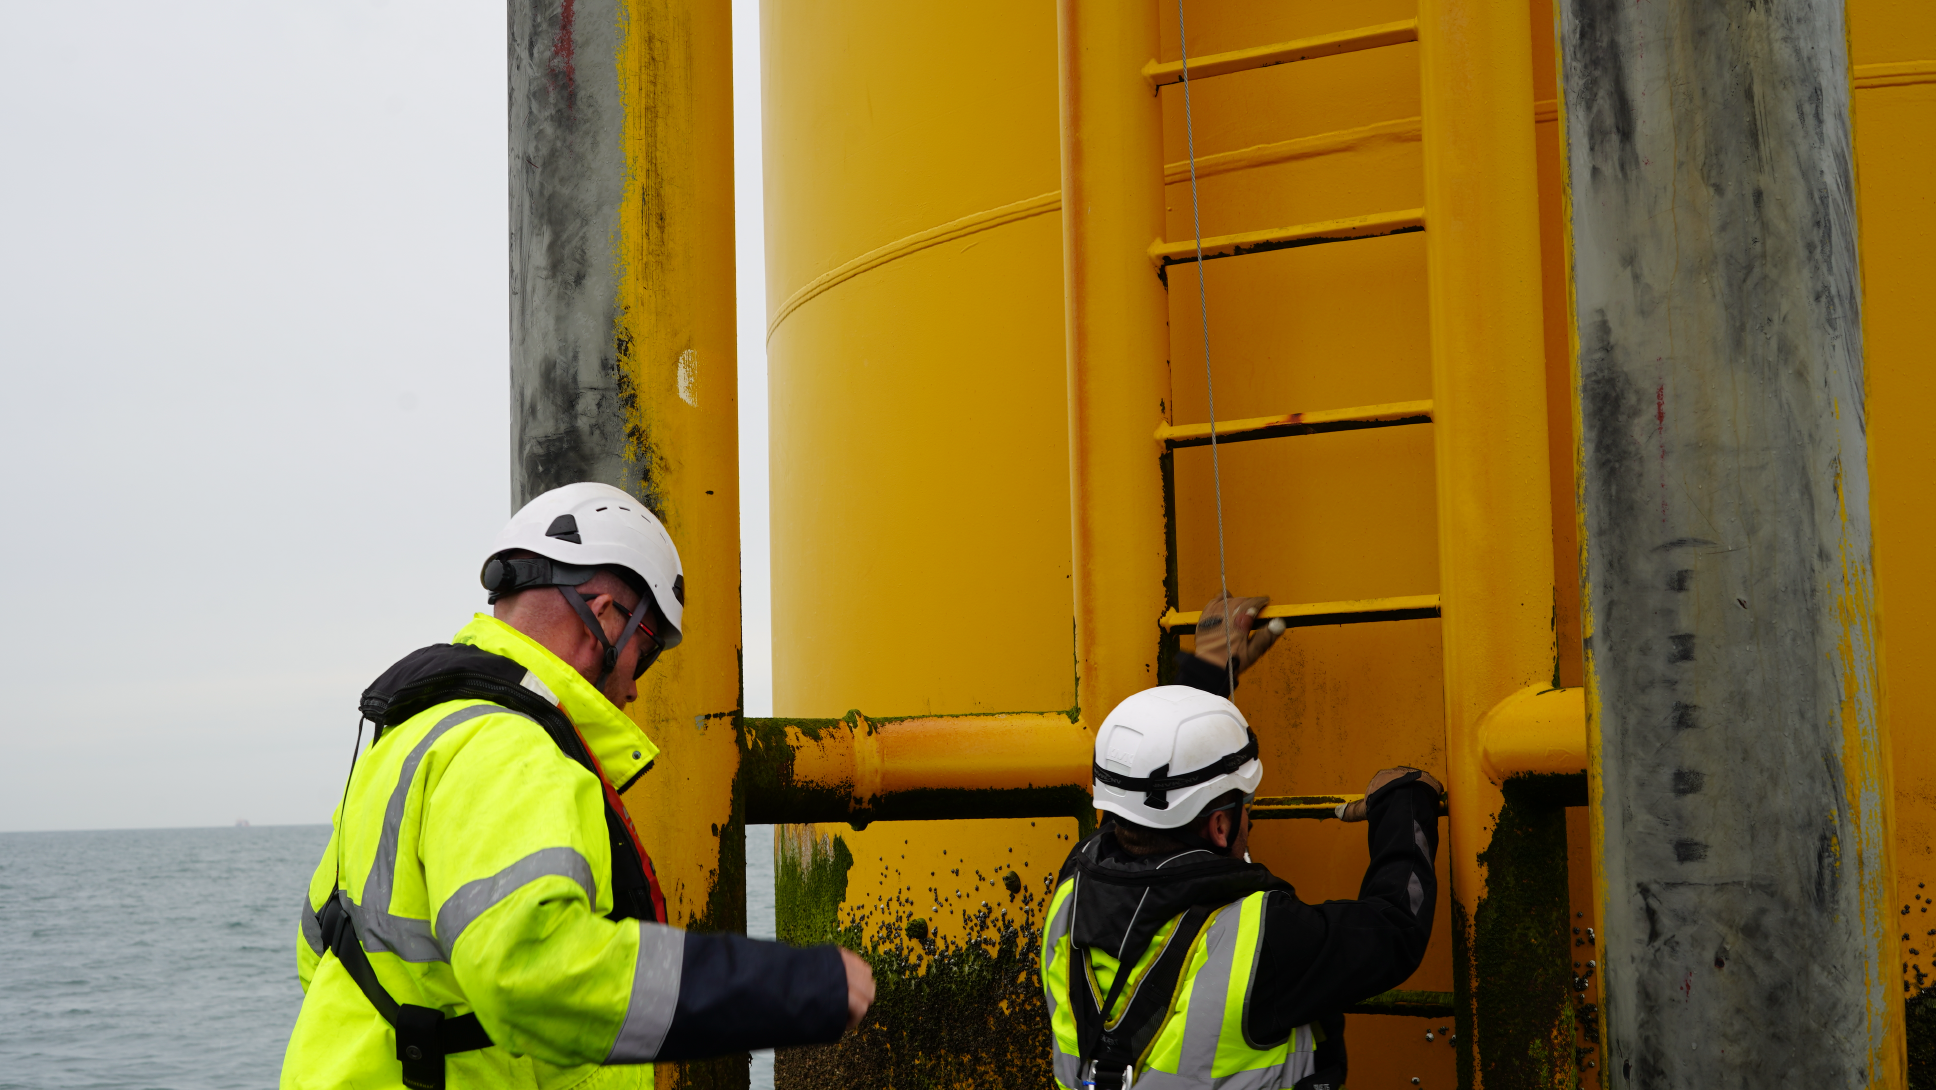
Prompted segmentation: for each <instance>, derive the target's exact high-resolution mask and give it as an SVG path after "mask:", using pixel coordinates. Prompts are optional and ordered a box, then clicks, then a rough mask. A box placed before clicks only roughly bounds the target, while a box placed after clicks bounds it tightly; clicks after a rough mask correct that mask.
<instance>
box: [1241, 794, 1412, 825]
mask: <svg viewBox="0 0 1936 1090" xmlns="http://www.w3.org/2000/svg"><path fill="white" fill-rule="evenodd" d="M1362 798H1364V796H1363V795H1259V796H1257V798H1256V800H1255V801H1254V802H1252V803H1251V807H1250V819H1251V820H1252V821H1285V820H1291V819H1299V818H1302V819H1304V820H1307V821H1324V820H1327V819H1333V820H1335V819H1336V818H1337V816H1338V807H1340V806H1343V805H1345V804H1346V803H1352V802H1357V801H1358V800H1360V799H1362ZM1438 812H1439V816H1441V817H1443V816H1445V799H1444V798H1443V797H1441V798H1440V799H1439V810H1438Z"/></svg>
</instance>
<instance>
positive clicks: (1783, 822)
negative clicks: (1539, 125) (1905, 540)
mask: <svg viewBox="0 0 1936 1090" xmlns="http://www.w3.org/2000/svg"><path fill="white" fill-rule="evenodd" d="M1561 18H1562V28H1561V53H1562V80H1563V97H1564V103H1565V109H1564V119H1565V126H1566V152H1567V164H1568V171H1569V175H1570V178H1569V183H1570V198H1571V215H1572V231H1573V274H1574V284H1575V290H1576V293H1577V294H1576V304H1577V309H1576V312H1575V318H1576V321H1577V335H1578V349H1579V354H1578V367H1579V371H1578V386H1577V389H1578V393H1579V398H1580V424H1581V429H1580V454H1579V456H1580V463H1579V470H1580V476H1579V480H1580V499H1581V518H1582V529H1583V530H1584V534H1585V536H1584V541H1585V542H1586V569H1585V572H1586V574H1585V582H1586V586H1585V592H1586V601H1587V606H1588V614H1589V621H1588V637H1587V641H1586V642H1587V648H1586V651H1587V660H1586V661H1587V686H1588V719H1589V733H1590V741H1591V744H1592V746H1593V747H1594V749H1595V751H1596V756H1595V761H1594V767H1593V776H1592V788H1593V802H1594V806H1595V808H1596V817H1597V819H1598V820H1597V822H1596V834H1597V835H1596V843H1597V846H1598V852H1599V862H1600V866H1601V874H1600V877H1601V880H1602V885H1601V889H1602V891H1603V895H1604V898H1605V902H1604V904H1603V906H1602V908H1603V912H1604V928H1603V933H1602V935H1601V937H1600V943H1599V947H1598V955H1599V956H1598V960H1599V961H1600V963H1601V964H1600V975H1601V980H1602V982H1603V983H1602V987H1603V989H1604V995H1605V1000H1604V1002H1605V1011H1604V1025H1605V1029H1606V1033H1607V1039H1606V1042H1605V1049H1604V1053H1603V1054H1604V1055H1605V1057H1606V1059H1605V1061H1604V1063H1605V1065H1606V1067H1607V1068H1609V1070H1607V1071H1605V1072H1604V1073H1603V1074H1604V1082H1603V1085H1605V1086H1607V1087H1621V1088H1625V1087H1635V1088H1651V1087H1700V1088H1703V1090H1707V1088H1720V1087H1756V1088H1759V1087H1772V1086H1796V1087H1804V1086H1805V1087H1811V1088H1819V1087H1852V1086H1870V1085H1882V1086H1898V1085H1901V1083H1902V1079H1903V1069H1902V1065H1903V1059H1902V1032H1901V1026H1902V1012H1901V1007H1900V1000H1899V997H1898V996H1896V995H1895V994H1893V993H1894V991H1895V989H1896V984H1895V981H1896V978H1897V973H1896V971H1895V963H1894V959H1893V953H1894V944H1893V943H1892V942H1889V941H1887V940H1889V939H1891V938H1893V936H1892V935H1891V934H1890V931H1891V929H1892V925H1893V920H1892V918H1891V910H1892V908H1893V904H1892V900H1891V899H1892V897H1893V889H1892V883H1891V880H1890V874H1889V857H1888V847H1889V845H1888V829H1887V808H1888V795H1887V790H1886V788H1887V779H1888V777H1887V760H1888V757H1887V751H1886V749H1885V748H1884V747H1885V741H1886V740H1885V738H1884V737H1883V736H1882V733H1881V726H1880V724H1879V722H1878V719H1877V701H1876V683H1877V681H1876V679H1877V670H1876V657H1875V656H1876V644H1875V640H1876V636H1875V632H1876V629H1875V613H1874V588H1873V574H1872V565H1871V558H1870V557H1871V552H1870V536H1869V510H1868V502H1869V485H1868V465H1867V458H1866V437H1865V432H1864V422H1863V381H1862V324H1861V318H1862V312H1861V303H1862V295H1861V284H1860V279H1859V277H1858V272H1857V265H1856V222H1855V212H1856V209H1855V179H1854V173H1853V166H1852V153H1851V147H1850V127H1849V73H1848V57H1847V50H1846V40H1847V39H1846V33H1845V28H1844V25H1843V5H1842V3H1841V2H1840V0H1761V2H1750V0H1645V2H1641V3H1635V2H1634V0H1562V3H1561Z"/></svg>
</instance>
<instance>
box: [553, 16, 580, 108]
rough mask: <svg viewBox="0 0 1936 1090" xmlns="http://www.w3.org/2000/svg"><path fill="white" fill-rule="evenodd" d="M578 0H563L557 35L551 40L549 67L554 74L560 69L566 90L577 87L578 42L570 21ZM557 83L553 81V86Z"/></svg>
mask: <svg viewBox="0 0 1936 1090" xmlns="http://www.w3.org/2000/svg"><path fill="white" fill-rule="evenodd" d="M577 7H578V0H564V6H563V8H562V9H561V10H560V11H559V12H558V36H557V37H556V38H553V39H552V40H551V69H550V74H551V75H553V76H555V75H557V74H558V72H559V71H560V70H561V69H562V71H563V72H564V76H565V90H566V91H567V92H570V91H575V90H577V89H578V67H577V65H576V63H575V60H576V54H577V50H578V43H577V41H576V39H575V38H574V36H573V34H572V23H573V21H574V20H575V18H576V16H577V10H576V9H577ZM556 86H557V84H556V83H555V82H554V83H553V87H554V88H555V87H556Z"/></svg>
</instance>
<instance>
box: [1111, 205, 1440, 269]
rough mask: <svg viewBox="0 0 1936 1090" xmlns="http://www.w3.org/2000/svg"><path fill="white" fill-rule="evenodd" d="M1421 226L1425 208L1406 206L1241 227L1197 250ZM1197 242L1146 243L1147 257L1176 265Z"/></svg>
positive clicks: (1219, 253)
mask: <svg viewBox="0 0 1936 1090" xmlns="http://www.w3.org/2000/svg"><path fill="white" fill-rule="evenodd" d="M1424 229H1425V209H1423V208H1407V209H1404V210H1402V211H1398V212H1376V213H1373V214H1372V215H1369V216H1347V217H1345V218H1344V219H1335V220H1320V221H1318V222H1317V223H1300V224H1298V225H1297V226H1295V227H1273V228H1269V229H1266V230H1263V231H1245V232H1244V233H1242V234H1236V235H1215V236H1212V237H1210V238H1206V239H1204V240H1203V245H1202V248H1201V252H1202V254H1203V257H1204V260H1206V261H1207V260H1209V259H1211V258H1213V257H1237V256H1240V255H1242V254H1254V253H1262V252H1264V251H1266V250H1284V249H1289V248H1291V247H1293V246H1316V245H1320V244H1322V243H1326V242H1349V241H1351V240H1353V239H1360V238H1376V237H1377V236H1379V235H1395V234H1399V233H1402V232H1405V231H1423V230H1424ZM1197 253H1198V245H1197V243H1196V240H1194V239H1192V240H1189V241H1186V242H1163V241H1161V240H1158V241H1156V242H1152V243H1150V248H1149V256H1150V261H1151V262H1153V263H1154V264H1155V265H1156V266H1157V267H1158V268H1162V267H1164V266H1166V265H1180V264H1182V263H1184V262H1186V261H1195V260H1196V259H1197Z"/></svg>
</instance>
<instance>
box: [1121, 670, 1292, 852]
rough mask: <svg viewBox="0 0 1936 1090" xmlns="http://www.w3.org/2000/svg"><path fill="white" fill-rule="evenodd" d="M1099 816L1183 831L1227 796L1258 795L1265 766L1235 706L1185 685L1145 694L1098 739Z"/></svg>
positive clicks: (1125, 703)
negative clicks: (1233, 793) (1212, 803)
mask: <svg viewBox="0 0 1936 1090" xmlns="http://www.w3.org/2000/svg"><path fill="white" fill-rule="evenodd" d="M1095 777H1096V784H1095V791H1096V809H1098V810H1103V811H1107V812H1108V813H1111V814H1115V815H1116V816H1118V817H1120V818H1123V819H1125V820H1127V821H1132V822H1135V823H1136V824H1138V825H1143V826H1147V827H1149V828H1152V829H1180V828H1182V827H1183V826H1185V825H1188V824H1190V823H1191V822H1192V821H1195V820H1196V818H1197V815H1198V814H1200V813H1201V812H1202V811H1203V808H1204V807H1205V806H1206V805H1208V804H1209V803H1210V801H1211V800H1213V799H1215V798H1216V797H1217V796H1219V795H1222V794H1224V793H1225V792H1227V791H1242V792H1243V793H1244V794H1246V795H1252V794H1255V793H1256V792H1257V785H1258V784H1259V783H1261V782H1263V779H1264V763H1263V762H1262V761H1260V760H1258V759H1257V736H1256V735H1255V734H1253V733H1251V730H1250V724H1249V723H1247V722H1245V721H1244V713H1243V712H1240V711H1238V710H1237V705H1235V704H1232V703H1231V702H1230V701H1228V700H1225V699H1224V698H1223V697H1220V696H1217V695H1215V694H1214V693H1206V692H1204V691H1203V690H1201V689H1193V688H1191V687H1189V686H1188V685H1161V686H1158V687H1156V688H1154V689H1145V690H1143V691H1142V692H1140V693H1137V694H1136V695H1134V696H1132V697H1130V698H1129V699H1128V700H1125V701H1123V702H1122V703H1121V704H1118V705H1116V709H1115V710H1114V711H1112V712H1110V713H1109V715H1108V717H1107V718H1105V719H1104V720H1103V723H1102V729H1101V730H1098V731H1097V732H1096V764H1095Z"/></svg>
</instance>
